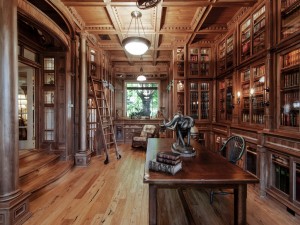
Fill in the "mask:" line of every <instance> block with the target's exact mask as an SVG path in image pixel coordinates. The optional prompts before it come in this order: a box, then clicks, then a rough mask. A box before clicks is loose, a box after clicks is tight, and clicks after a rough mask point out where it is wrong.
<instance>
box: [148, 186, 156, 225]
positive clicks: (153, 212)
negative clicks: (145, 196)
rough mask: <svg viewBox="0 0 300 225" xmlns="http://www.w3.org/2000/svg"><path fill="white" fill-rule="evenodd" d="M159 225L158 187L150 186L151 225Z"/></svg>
mask: <svg viewBox="0 0 300 225" xmlns="http://www.w3.org/2000/svg"><path fill="white" fill-rule="evenodd" d="M156 224H157V186H156V185H154V184H149V225H156Z"/></svg>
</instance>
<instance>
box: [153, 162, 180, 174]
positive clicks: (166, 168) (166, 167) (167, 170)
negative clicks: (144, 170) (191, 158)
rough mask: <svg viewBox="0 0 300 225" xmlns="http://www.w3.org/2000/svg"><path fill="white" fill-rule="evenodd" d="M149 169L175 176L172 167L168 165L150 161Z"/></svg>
mask: <svg viewBox="0 0 300 225" xmlns="http://www.w3.org/2000/svg"><path fill="white" fill-rule="evenodd" d="M149 169H152V170H155V171H159V172H165V173H171V174H172V175H174V174H175V171H174V167H173V166H172V165H168V164H164V163H160V162H154V161H150V162H149Z"/></svg>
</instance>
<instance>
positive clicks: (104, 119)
mask: <svg viewBox="0 0 300 225" xmlns="http://www.w3.org/2000/svg"><path fill="white" fill-rule="evenodd" d="M89 83H90V85H91V89H92V92H93V97H94V100H95V103H96V111H97V120H98V123H97V126H98V127H97V129H99V130H100V132H101V136H102V140H103V142H104V143H103V144H104V150H105V154H106V159H105V161H104V163H105V164H107V163H109V153H108V151H109V149H110V147H111V145H114V148H115V152H116V157H117V159H120V158H121V155H120V153H119V149H118V146H117V142H116V136H115V132H114V126H113V123H112V119H111V113H110V109H109V105H108V103H107V98H106V95H105V91H104V89H105V81H103V80H100V79H96V78H93V77H90V82H89Z"/></svg>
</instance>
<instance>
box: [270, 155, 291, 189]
mask: <svg viewBox="0 0 300 225" xmlns="http://www.w3.org/2000/svg"><path fill="white" fill-rule="evenodd" d="M271 159H272V173H273V179H272V184H271V185H272V187H273V188H275V189H277V190H279V191H280V192H282V193H284V194H286V195H289V194H290V168H289V164H290V160H289V158H288V157H286V156H284V155H280V154H276V153H273V154H272V156H271Z"/></svg>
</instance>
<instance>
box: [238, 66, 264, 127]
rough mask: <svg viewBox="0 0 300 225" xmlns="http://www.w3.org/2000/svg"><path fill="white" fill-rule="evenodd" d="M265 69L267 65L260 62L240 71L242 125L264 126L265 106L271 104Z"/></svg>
mask: <svg viewBox="0 0 300 225" xmlns="http://www.w3.org/2000/svg"><path fill="white" fill-rule="evenodd" d="M265 68H266V66H265V63H264V62H260V63H258V64H254V65H250V66H248V67H246V68H244V69H242V70H241V71H240V77H241V79H242V80H241V87H242V90H241V96H242V97H241V103H240V104H241V122H242V123H247V124H249V125H260V126H261V125H264V120H265V119H264V114H265V106H267V105H268V104H269V103H268V97H269V96H268V88H265V79H266V74H265V71H266V69H265Z"/></svg>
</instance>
